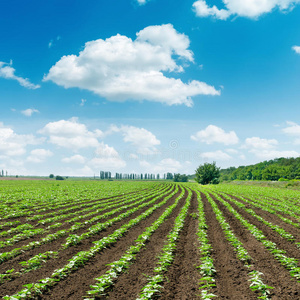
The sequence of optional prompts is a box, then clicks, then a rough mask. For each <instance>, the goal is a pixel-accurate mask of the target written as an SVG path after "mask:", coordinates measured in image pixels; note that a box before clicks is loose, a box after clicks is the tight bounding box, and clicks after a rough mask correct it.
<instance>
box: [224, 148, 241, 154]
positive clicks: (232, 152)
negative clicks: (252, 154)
mask: <svg viewBox="0 0 300 300" xmlns="http://www.w3.org/2000/svg"><path fill="white" fill-rule="evenodd" d="M226 152H228V153H230V154H238V153H239V151H237V150H236V149H231V148H230V149H226Z"/></svg>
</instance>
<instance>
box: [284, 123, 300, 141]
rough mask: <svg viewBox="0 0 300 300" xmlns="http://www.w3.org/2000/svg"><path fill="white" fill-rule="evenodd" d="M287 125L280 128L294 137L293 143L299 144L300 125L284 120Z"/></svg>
mask: <svg viewBox="0 0 300 300" xmlns="http://www.w3.org/2000/svg"><path fill="white" fill-rule="evenodd" d="M286 123H287V125H288V126H287V127H286V128H284V129H282V131H283V132H284V133H285V134H287V135H289V136H292V137H295V140H294V144H295V145H300V125H299V124H297V123H294V122H289V121H288V122H286Z"/></svg>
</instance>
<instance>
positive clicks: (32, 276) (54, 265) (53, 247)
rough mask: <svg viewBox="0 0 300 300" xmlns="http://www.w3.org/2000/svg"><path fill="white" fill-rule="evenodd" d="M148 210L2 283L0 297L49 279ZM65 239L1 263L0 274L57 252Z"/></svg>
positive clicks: (138, 212) (80, 231) (134, 214)
mask: <svg viewBox="0 0 300 300" xmlns="http://www.w3.org/2000/svg"><path fill="white" fill-rule="evenodd" d="M159 201H161V199H158V200H157V201H156V203H158V202H159ZM148 208H149V207H145V208H143V209H141V210H138V211H137V212H135V213H133V214H132V215H131V216H129V217H127V218H125V219H123V220H122V221H119V222H117V223H115V224H113V225H112V226H110V227H108V228H107V229H106V230H103V231H102V232H100V233H98V234H96V235H94V236H93V237H92V238H90V239H86V240H83V241H82V242H81V243H80V244H78V245H76V246H73V247H69V248H67V249H65V250H63V251H59V255H58V258H56V259H50V260H49V261H48V262H47V263H45V265H44V267H43V268H40V269H38V270H36V271H32V272H30V273H27V274H26V276H22V277H20V278H17V279H15V280H14V281H12V282H7V283H4V284H3V285H1V286H0V296H3V295H5V294H6V293H8V291H11V292H12V293H14V292H15V291H17V290H19V289H21V288H22V285H24V284H28V283H32V282H36V281H37V280H39V279H42V278H46V277H49V276H50V275H51V274H52V273H53V271H54V270H55V269H58V268H60V267H62V266H63V265H65V264H66V262H67V261H68V259H70V258H72V256H73V255H74V254H76V253H77V252H79V251H86V250H88V249H90V247H92V246H93V243H92V242H93V241H97V240H99V239H101V238H103V237H104V236H107V235H109V234H111V233H113V232H114V231H115V230H116V229H118V228H119V227H121V226H122V225H123V224H125V223H127V222H128V221H129V220H131V219H132V218H135V217H137V216H138V215H140V214H141V213H142V212H144V211H146V210H147V209H148ZM142 222H143V221H142ZM85 231H86V228H85V229H80V230H79V231H78V232H76V234H78V235H80V234H81V233H83V232H85ZM65 239H66V238H65V237H63V238H60V239H57V240H56V241H53V242H52V243H50V244H45V245H42V246H40V247H38V248H35V249H32V250H29V251H26V252H24V253H23V254H21V255H19V256H17V257H15V258H13V259H12V260H10V261H7V262H5V263H3V264H2V265H1V266H0V273H3V272H5V271H6V270H8V269H12V268H16V270H17V269H20V265H19V263H20V262H21V261H25V260H28V259H29V258H30V257H33V256H34V255H37V254H39V253H44V252H46V251H57V250H59V249H60V247H61V244H63V243H64V242H65ZM11 292H10V293H11Z"/></svg>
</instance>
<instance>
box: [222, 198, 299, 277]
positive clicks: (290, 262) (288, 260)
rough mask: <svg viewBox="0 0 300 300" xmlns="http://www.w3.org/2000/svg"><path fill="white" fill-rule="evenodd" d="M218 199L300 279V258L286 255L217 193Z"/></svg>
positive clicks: (293, 275) (291, 273)
mask: <svg viewBox="0 0 300 300" xmlns="http://www.w3.org/2000/svg"><path fill="white" fill-rule="evenodd" d="M216 198H217V199H218V201H220V202H221V203H223V204H224V205H225V206H226V207H227V209H228V210H229V211H230V212H231V213H232V214H233V215H234V216H235V217H236V219H238V220H239V221H240V223H241V224H242V225H243V226H244V227H245V228H246V229H247V230H248V231H249V232H250V233H251V234H252V235H253V236H254V237H255V238H256V240H257V241H259V242H261V243H262V244H263V245H264V247H265V248H266V249H267V250H268V251H269V252H270V253H271V254H272V255H273V256H274V258H275V259H276V260H278V261H279V262H280V263H281V265H283V266H284V267H285V268H286V269H287V270H288V271H289V273H290V275H291V276H292V277H293V278H295V279H298V280H299V279H300V267H299V266H298V260H297V259H295V258H293V257H288V256H286V255H285V254H286V251H285V250H282V249H279V248H278V247H277V245H276V243H274V242H272V241H269V240H268V239H267V238H266V237H265V235H264V234H263V232H262V231H261V230H259V229H258V228H257V227H256V226H255V225H253V224H251V223H249V222H248V221H247V220H246V219H244V218H243V217H242V216H241V215H240V214H239V213H238V212H237V211H236V210H235V209H234V208H233V207H232V206H231V205H230V204H229V203H228V202H227V201H225V200H223V199H222V198H221V197H220V196H217V195H216Z"/></svg>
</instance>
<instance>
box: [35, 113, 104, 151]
mask: <svg viewBox="0 0 300 300" xmlns="http://www.w3.org/2000/svg"><path fill="white" fill-rule="evenodd" d="M39 133H41V134H44V135H47V136H49V142H50V143H52V144H55V145H57V146H60V147H64V148H70V149H73V150H75V151H76V150H78V149H81V148H90V147H94V148H96V147H98V146H99V141H98V138H99V137H102V136H103V132H102V131H101V130H98V129H97V130H94V131H89V130H88V129H87V127H86V125H84V124H81V123H79V122H78V119H77V118H71V119H70V120H60V121H57V122H50V123H48V124H47V125H46V126H45V127H44V128H43V129H41V130H39Z"/></svg>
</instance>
